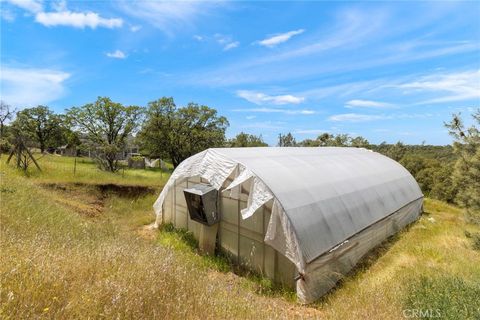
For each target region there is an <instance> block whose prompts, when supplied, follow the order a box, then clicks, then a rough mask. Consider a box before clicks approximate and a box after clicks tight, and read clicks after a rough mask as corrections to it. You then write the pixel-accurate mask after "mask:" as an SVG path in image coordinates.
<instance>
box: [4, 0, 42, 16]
mask: <svg viewBox="0 0 480 320" xmlns="http://www.w3.org/2000/svg"><path fill="white" fill-rule="evenodd" d="M6 2H9V3H11V4H13V5H14V6H17V7H19V8H22V9H23V10H26V11H28V12H30V13H37V12H40V11H42V10H43V4H42V1H36V0H6Z"/></svg>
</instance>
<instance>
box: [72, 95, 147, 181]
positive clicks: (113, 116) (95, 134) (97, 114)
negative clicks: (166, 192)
mask: <svg viewBox="0 0 480 320" xmlns="http://www.w3.org/2000/svg"><path fill="white" fill-rule="evenodd" d="M141 115H142V109H141V108H140V107H137V106H124V105H122V104H120V103H117V102H113V101H112V100H110V98H108V97H98V99H97V101H95V102H94V103H88V104H86V105H84V106H82V107H73V108H71V109H69V110H68V111H67V119H68V121H69V122H70V123H71V124H72V126H73V127H74V128H75V129H77V130H78V131H80V132H81V133H84V134H86V135H87V137H88V143H89V145H90V147H91V148H94V150H95V151H96V152H95V153H96V159H97V161H98V162H99V164H100V167H101V168H102V169H104V170H108V171H111V172H115V171H117V170H118V159H117V154H118V153H119V152H120V151H122V150H123V148H124V147H125V145H126V141H127V137H128V136H129V135H130V134H132V133H134V131H135V130H136V129H137V127H138V120H139V119H140V117H141ZM73 139H74V138H73Z"/></svg>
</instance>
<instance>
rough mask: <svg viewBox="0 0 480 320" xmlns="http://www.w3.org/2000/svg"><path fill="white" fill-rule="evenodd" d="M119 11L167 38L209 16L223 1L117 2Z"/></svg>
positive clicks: (123, 0)
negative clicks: (139, 20) (156, 30)
mask: <svg viewBox="0 0 480 320" xmlns="http://www.w3.org/2000/svg"><path fill="white" fill-rule="evenodd" d="M117 4H118V6H119V7H120V9H121V10H122V11H123V12H124V13H126V14H128V15H129V16H131V17H134V18H137V19H141V20H143V21H146V22H147V23H149V24H151V25H153V26H154V27H155V28H158V29H160V30H161V31H162V32H164V33H165V34H166V35H168V36H173V35H174V34H175V32H177V31H179V30H182V29H184V28H191V27H192V26H194V25H195V23H196V22H197V21H198V20H199V19H201V18H204V19H205V18H206V17H208V16H209V15H210V13H211V11H212V10H214V9H216V8H218V7H219V6H220V5H223V1H215V0H214V1H125V0H122V1H119V2H117Z"/></svg>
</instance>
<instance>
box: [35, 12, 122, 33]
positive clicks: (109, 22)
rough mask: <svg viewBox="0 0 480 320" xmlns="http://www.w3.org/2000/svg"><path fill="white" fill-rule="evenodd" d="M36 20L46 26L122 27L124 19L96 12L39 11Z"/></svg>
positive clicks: (82, 27) (81, 27)
mask: <svg viewBox="0 0 480 320" xmlns="http://www.w3.org/2000/svg"><path fill="white" fill-rule="evenodd" d="M35 21H36V22H38V23H40V24H43V25H44V26H46V27H55V26H69V27H74V28H80V29H84V28H86V27H88V28H92V29H96V28H97V27H105V28H109V29H113V28H118V27H121V26H122V24H123V20H122V19H119V18H112V19H107V18H103V17H101V16H100V15H99V14H98V13H95V12H72V11H62V12H39V13H37V14H36V16H35Z"/></svg>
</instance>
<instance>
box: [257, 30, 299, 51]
mask: <svg viewBox="0 0 480 320" xmlns="http://www.w3.org/2000/svg"><path fill="white" fill-rule="evenodd" d="M304 31H305V30H304V29H299V30H293V31H289V32H285V33H280V34H276V35H274V36H272V37H270V38H266V39H263V40H260V41H258V44H259V45H261V46H264V47H274V46H276V45H277V44H280V43H283V42H286V41H288V40H290V38H291V37H293V36H296V35H298V34H301V33H303V32H304Z"/></svg>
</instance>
